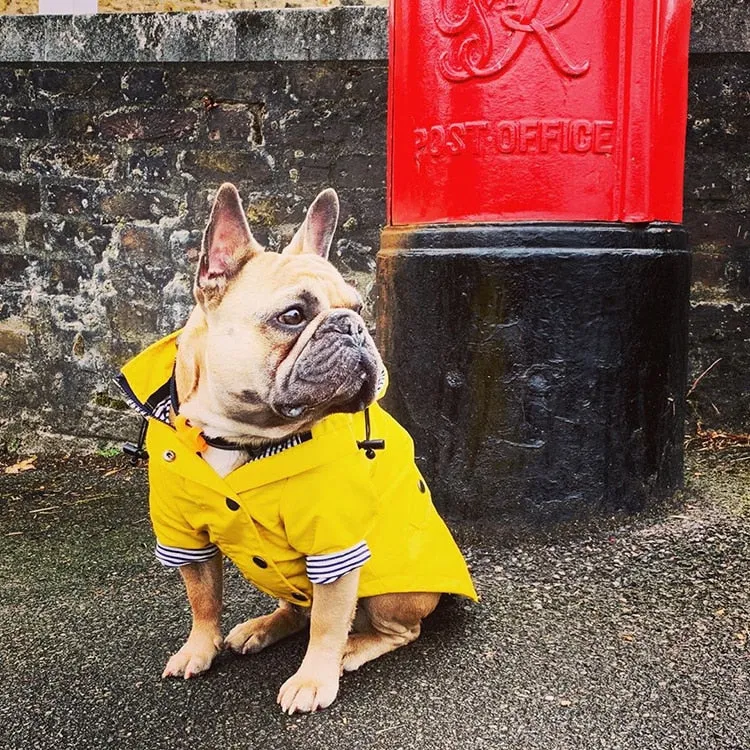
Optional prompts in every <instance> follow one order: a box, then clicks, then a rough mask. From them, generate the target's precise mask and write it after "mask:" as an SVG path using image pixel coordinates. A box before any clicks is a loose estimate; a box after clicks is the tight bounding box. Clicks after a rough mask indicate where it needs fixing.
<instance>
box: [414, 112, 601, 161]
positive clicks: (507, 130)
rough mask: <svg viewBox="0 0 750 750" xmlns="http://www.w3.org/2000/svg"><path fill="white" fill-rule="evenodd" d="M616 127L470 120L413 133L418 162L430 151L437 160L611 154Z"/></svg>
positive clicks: (527, 120)
mask: <svg viewBox="0 0 750 750" xmlns="http://www.w3.org/2000/svg"><path fill="white" fill-rule="evenodd" d="M615 134H616V131H615V124H614V122H612V121H611V120H587V119H584V118H577V119H564V118H530V117H525V118H523V119H520V120H498V121H497V122H492V121H488V120H467V121H466V122H450V123H446V124H438V125H430V126H429V127H424V128H415V130H414V151H415V157H416V159H417V160H419V159H420V157H422V156H423V154H424V153H425V151H427V152H428V153H429V154H430V155H431V156H432V157H433V158H434V159H440V158H445V157H448V156H456V157H457V156H461V155H462V154H466V153H469V154H471V155H473V156H480V157H481V156H484V155H486V154H487V153H496V154H556V153H557V154H598V155H602V154H611V153H613V152H614V140H615Z"/></svg>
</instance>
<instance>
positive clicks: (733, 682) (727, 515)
mask: <svg viewBox="0 0 750 750" xmlns="http://www.w3.org/2000/svg"><path fill="white" fill-rule="evenodd" d="M9 462H10V459H7V460H6V464H7V463H9ZM35 466H36V468H35V469H33V470H31V471H27V472H24V473H21V474H17V475H4V474H2V473H0V748H3V749H5V748H13V749H14V750H15V749H16V748H17V749H18V750H31V749H32V748H54V749H55V750H64V749H66V748H76V750H79V749H86V750H93V749H94V748H105V747H106V748H124V749H125V748H138V749H139V750H150V749H152V748H153V749H159V750H161V749H164V750H167V749H169V750H179V749H181V748H190V750H202V749H204V748H205V749H206V750H219V749H221V750H233V749H234V748H243V749H253V750H261V749H264V748H268V749H269V750H270V749H271V748H273V749H286V748H300V749H302V748H304V749H305V750H316V749H317V748H321V749H325V750H337V749H338V748H347V749H350V748H358V749H362V750H364V749H369V748H373V749H375V748H382V749H384V750H385V749H387V750H397V749H403V750H407V749H408V748H419V749H420V750H422V749H424V750H429V749H431V748H441V749H442V748H492V749H493V750H498V749H501V748H508V749H509V750H534V749H536V748H539V750H558V749H559V750H568V749H570V750H573V749H576V750H577V749H578V748H580V749H581V750H584V749H585V750H594V749H596V748H605V749H606V750H618V749H619V748H623V749H624V748H627V749H628V750H657V749H660V748H670V749H672V748H674V749H675V750H692V749H693V748H707V749H708V748H710V749H711V750H720V749H725V748H726V749H729V748H731V749H732V750H750V585H749V581H750V575H749V574H750V482H749V481H748V480H750V452H748V451H747V450H744V452H743V451H741V450H729V451H722V452H720V453H718V454H715V453H710V452H707V453H701V452H698V453H693V454H692V456H691V458H690V462H689V468H688V479H689V481H688V489H687V491H686V492H685V493H684V494H683V495H682V496H681V497H680V498H678V499H677V500H676V501H675V502H674V503H673V504H672V505H671V506H670V507H668V508H661V509H660V510H658V511H656V512H651V513H649V514H648V515H643V516H639V517H635V518H623V517H620V518H609V519H604V520H602V521H600V522H598V523H597V524H595V525H588V526H579V527H570V528H567V529H564V530H558V531H557V532H555V533H554V534H553V535H550V536H549V537H547V538H542V537H540V538H536V539H527V540H525V541H522V542H520V541H518V540H515V541H514V540H513V538H512V535H511V536H509V535H508V534H506V533H505V531H503V530H498V529H492V528H482V529H478V530H477V529H469V528H462V529H457V538H458V539H459V541H460V544H461V546H462V548H463V549H464V551H465V553H466V556H467V558H468V560H469V563H470V566H471V568H472V571H473V574H474V577H475V580H476V584H477V588H478V590H479V592H480V594H481V596H482V600H481V602H480V603H479V604H471V603H469V602H466V601H463V600H458V599H446V600H445V601H444V602H443V603H442V604H441V606H440V608H439V609H438V611H437V612H436V613H435V614H434V615H433V616H432V617H431V618H429V619H428V620H427V622H426V624H425V628H424V632H423V635H422V637H421V638H420V639H419V640H418V641H417V642H416V643H414V644H412V645H410V646H409V647H407V648H404V649H401V650H400V651H396V652H394V653H392V654H389V655H387V656H385V657H383V658H381V659H379V660H378V661H376V662H373V663H371V664H369V665H366V666H365V667H363V668H362V669H361V670H360V671H359V672H356V673H353V674H349V675H346V676H345V677H344V678H343V679H342V684H341V691H340V693H339V698H338V700H337V702H336V703H335V704H334V705H333V706H332V707H331V708H329V709H327V710H326V711H322V712H319V713H317V714H314V715H312V716H304V715H303V716H300V715H295V716H292V717H289V716H286V715H283V714H282V713H281V711H280V710H279V708H278V707H277V705H276V703H275V696H276V692H277V690H278V688H279V686H280V685H281V683H282V682H283V681H284V680H285V679H286V678H287V677H288V676H289V675H291V674H292V673H293V672H294V671H295V669H296V667H297V665H298V664H299V662H300V660H301V658H302V655H303V652H304V647H305V637H304V636H303V635H299V636H297V637H294V638H292V639H290V640H288V641H286V642H284V643H281V644H278V645H276V646H274V647H272V648H270V649H268V650H267V651H264V652H263V653H261V654H259V655H255V656H248V657H236V656H232V655H230V654H224V655H222V656H221V657H220V658H219V659H218V661H217V663H216V664H215V665H214V667H213V668H212V669H211V670H210V672H208V673H207V674H205V675H203V676H201V677H198V678H195V679H193V680H189V681H184V680H174V679H173V680H162V679H160V673H161V669H162V667H163V665H164V663H165V661H166V659H167V657H168V655H169V654H170V653H171V652H172V651H173V650H175V649H176V648H178V647H179V645H180V644H181V642H182V639H183V638H184V637H185V635H186V634H187V629H188V625H189V611H188V607H187V603H186V601H185V599H184V595H183V592H182V587H181V583H180V581H179V578H178V575H177V574H176V573H173V572H172V573H171V572H168V571H164V570H162V569H161V568H160V566H159V565H158V563H157V562H156V561H155V560H154V558H153V555H152V546H153V541H152V537H151V532H150V528H149V523H148V519H147V509H146V483H145V472H144V470H143V469H130V468H124V467H125V464H124V462H123V461H122V460H121V459H120V460H118V459H103V458H98V459H95V458H86V459H81V458H76V459H69V460H66V461H53V460H51V459H45V460H38V461H36V462H35ZM270 606H272V602H271V601H270V600H269V599H268V598H266V597H265V596H263V595H261V594H259V593H257V592H255V591H254V590H253V589H252V588H251V587H250V586H249V585H248V584H246V583H245V582H244V581H242V580H241V579H240V577H239V576H238V575H237V574H236V572H235V571H233V570H232V569H231V568H230V567H229V566H228V568H227V593H226V608H225V614H224V623H225V627H226V629H227V630H228V629H229V627H231V626H232V625H233V624H235V622H236V621H238V620H240V619H244V618H246V617H248V616H254V615H258V614H262V613H264V612H266V611H268V609H269V607H270Z"/></svg>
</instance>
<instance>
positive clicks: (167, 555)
mask: <svg viewBox="0 0 750 750" xmlns="http://www.w3.org/2000/svg"><path fill="white" fill-rule="evenodd" d="M218 552H219V548H218V547H217V546H216V545H215V544H209V545H208V547H203V549H182V548H181V547H167V545H166V544H159V542H157V543H156V549H155V550H154V553H155V554H156V559H157V560H158V561H159V562H160V563H161V564H162V565H164V566H165V567H167V568H179V567H181V566H183V565H190V563H199V562H206V560H210V559H211V558H212V557H213V556H214V555H216V554H218Z"/></svg>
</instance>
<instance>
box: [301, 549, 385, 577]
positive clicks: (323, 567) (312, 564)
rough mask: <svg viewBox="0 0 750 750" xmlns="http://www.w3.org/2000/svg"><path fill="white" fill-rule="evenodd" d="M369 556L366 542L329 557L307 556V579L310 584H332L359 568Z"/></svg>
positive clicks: (333, 553)
mask: <svg viewBox="0 0 750 750" xmlns="http://www.w3.org/2000/svg"><path fill="white" fill-rule="evenodd" d="M370 556H371V555H370V548H369V547H368V546H367V542H360V543H359V544H355V545H354V546H353V547H349V549H345V550H342V551H341V552H332V553H331V554H329V555H308V556H307V558H306V561H307V577H308V578H309V579H310V583H333V582H334V581H337V580H338V579H339V578H341V576H345V575H346V574H347V573H351V572H352V571H353V570H356V569H357V568H361V567H362V566H363V565H364V564H365V563H366V562H367V561H368V560H369V559H370Z"/></svg>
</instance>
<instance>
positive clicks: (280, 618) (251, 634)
mask: <svg viewBox="0 0 750 750" xmlns="http://www.w3.org/2000/svg"><path fill="white" fill-rule="evenodd" d="M305 625H307V614H306V613H305V612H301V611H300V610H299V608H297V607H295V606H294V605H293V604H290V603H289V602H285V601H284V600H283V599H282V600H280V601H279V606H278V608H277V609H276V610H275V611H274V612H271V614H270V615H263V616H262V617H253V619H252V620H247V621H246V622H241V623H240V624H239V625H235V626H234V627H233V628H232V629H231V630H230V631H229V635H228V636H227V637H226V638H225V639H224V646H225V647H226V648H231V649H232V651H236V652H237V653H238V654H257V653H258V651H261V650H263V649H264V648H265V647H266V646H270V645H271V644H272V643H276V641H280V640H281V639H282V638H286V637H287V636H289V635H292V634H293V633H297V632H298V631H300V630H302V628H304V627H305Z"/></svg>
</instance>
